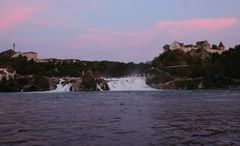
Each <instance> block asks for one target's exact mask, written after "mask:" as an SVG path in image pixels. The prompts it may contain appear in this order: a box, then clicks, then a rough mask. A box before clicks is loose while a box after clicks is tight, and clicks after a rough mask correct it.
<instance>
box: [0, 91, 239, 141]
mask: <svg viewBox="0 0 240 146" xmlns="http://www.w3.org/2000/svg"><path fill="white" fill-rule="evenodd" d="M239 113H240V91H172V90H163V91H146V92H141V91H139V92H138V91H132V92H123V91H119V92H111V91H106V92H69V93H1V94H0V145H1V146H33V145H37V146H45V145H46V146H168V145H177V146H184V145H207V146H216V145H217V146H221V145H240V114H239Z"/></svg>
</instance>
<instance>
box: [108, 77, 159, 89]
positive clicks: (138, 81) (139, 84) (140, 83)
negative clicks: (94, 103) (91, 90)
mask: <svg viewBox="0 0 240 146" xmlns="http://www.w3.org/2000/svg"><path fill="white" fill-rule="evenodd" d="M106 80H107V81H108V86H109V88H110V91H153V90H155V89H153V88H151V87H150V86H148V85H147V84H146V78H145V77H123V78H108V79H106Z"/></svg>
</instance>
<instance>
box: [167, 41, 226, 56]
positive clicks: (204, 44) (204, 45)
mask: <svg viewBox="0 0 240 146" xmlns="http://www.w3.org/2000/svg"><path fill="white" fill-rule="evenodd" d="M163 49H164V51H167V50H172V51H173V50H178V49H180V50H183V51H184V52H189V51H191V50H197V49H203V50H205V51H207V52H209V53H218V54H222V53H223V52H224V50H225V46H224V44H223V43H222V42H220V44H219V45H218V46H216V45H212V46H211V44H210V43H209V42H208V41H207V40H205V41H199V42H196V45H193V44H189V45H184V43H180V42H177V41H174V42H173V43H172V44H170V45H165V46H164V47H163Z"/></svg>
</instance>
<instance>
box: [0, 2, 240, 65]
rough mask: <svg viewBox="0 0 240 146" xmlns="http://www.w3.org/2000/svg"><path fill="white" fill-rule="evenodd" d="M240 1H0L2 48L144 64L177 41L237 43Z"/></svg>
mask: <svg viewBox="0 0 240 146" xmlns="http://www.w3.org/2000/svg"><path fill="white" fill-rule="evenodd" d="M239 7H240V0H0V51H4V50H6V49H10V48H12V44H13V42H15V43H16V49H17V51H35V52H38V53H39V57H40V58H48V57H55V58H62V59H67V58H76V59H80V60H115V61H116V60H117V61H124V62H128V61H134V62H140V61H142V62H145V61H148V60H152V59H153V57H156V56H158V55H159V53H161V52H162V46H163V45H165V44H168V43H171V42H173V41H175V40H177V41H180V42H184V43H186V44H188V43H195V42H196V41H198V40H209V42H210V43H213V44H219V42H220V41H223V42H224V44H225V45H226V47H227V48H228V47H233V46H235V45H236V44H240V11H239Z"/></svg>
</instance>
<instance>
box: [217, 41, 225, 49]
mask: <svg viewBox="0 0 240 146" xmlns="http://www.w3.org/2000/svg"><path fill="white" fill-rule="evenodd" d="M218 49H219V50H221V51H224V50H225V46H224V45H223V43H222V42H220V44H219V45H218Z"/></svg>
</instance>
